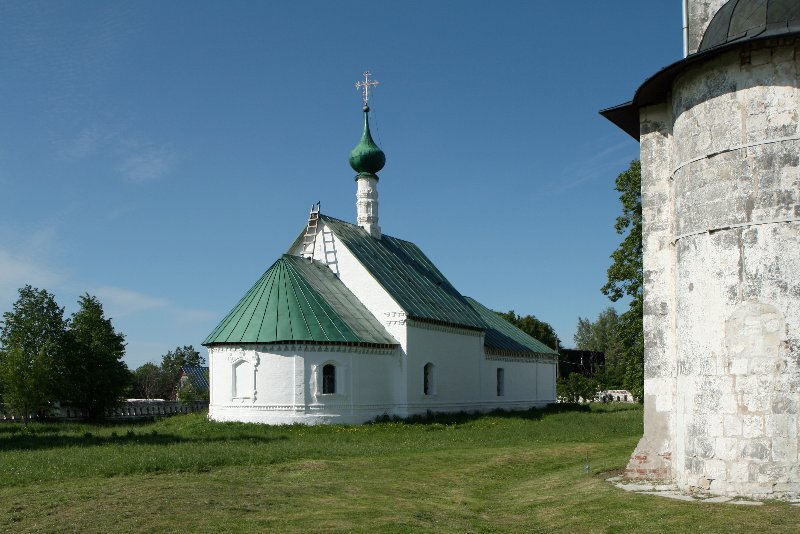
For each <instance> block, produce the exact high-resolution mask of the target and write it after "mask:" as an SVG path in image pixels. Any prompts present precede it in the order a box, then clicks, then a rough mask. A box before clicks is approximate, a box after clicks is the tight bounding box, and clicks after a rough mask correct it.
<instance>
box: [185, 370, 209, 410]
mask: <svg viewBox="0 0 800 534" xmlns="http://www.w3.org/2000/svg"><path fill="white" fill-rule="evenodd" d="M206 375H208V373H206ZM207 379H208V376H206V380H207ZM178 400H179V401H181V402H182V403H184V404H192V403H194V402H208V400H209V391H208V389H199V388H198V387H197V386H196V385H195V384H194V383H193V382H192V380H191V378H190V379H188V381H187V382H186V384H184V385H183V387H181V388H180V389H179V390H178Z"/></svg>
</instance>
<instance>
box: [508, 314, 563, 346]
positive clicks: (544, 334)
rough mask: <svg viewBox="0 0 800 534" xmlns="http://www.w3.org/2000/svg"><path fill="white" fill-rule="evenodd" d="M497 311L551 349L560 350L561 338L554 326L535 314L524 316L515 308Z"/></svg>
mask: <svg viewBox="0 0 800 534" xmlns="http://www.w3.org/2000/svg"><path fill="white" fill-rule="evenodd" d="M495 313H496V314H497V315H499V316H500V317H502V318H503V319H505V320H506V321H508V322H509V323H511V324H513V325H514V326H516V327H517V328H519V329H520V330H522V331H523V332H525V333H526V334H528V335H529V336H531V337H533V338H535V339H538V340H539V341H541V342H542V343H544V344H545V345H547V346H548V347H550V348H551V349H554V350H558V349H559V348H560V347H561V340H560V339H558V335H556V331H555V330H554V329H553V327H552V326H550V325H549V324H548V323H546V322H544V321H540V320H539V319H537V318H536V317H535V316H533V315H525V316H524V317H522V316H519V315H517V314H516V313H514V310H511V311H508V312H505V313H504V312H495Z"/></svg>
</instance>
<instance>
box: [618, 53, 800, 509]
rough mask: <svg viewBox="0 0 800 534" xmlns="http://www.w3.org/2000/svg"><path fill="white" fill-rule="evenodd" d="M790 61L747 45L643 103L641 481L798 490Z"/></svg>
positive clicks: (799, 329) (798, 292)
mask: <svg viewBox="0 0 800 534" xmlns="http://www.w3.org/2000/svg"><path fill="white" fill-rule="evenodd" d="M797 59H798V46H797V45H795V44H794V43H790V44H780V45H779V44H776V43H768V44H764V45H746V46H744V47H742V49H740V50H736V51H732V52H729V53H726V54H723V55H721V56H719V57H718V58H716V59H714V60H711V61H709V62H707V63H705V64H702V65H697V66H694V67H692V68H690V69H688V70H687V71H686V72H685V73H683V74H682V75H680V76H679V77H678V78H677V79H676V81H675V83H674V85H673V91H672V98H671V101H670V102H667V103H666V106H662V108H661V109H657V110H655V111H657V117H658V118H656V119H655V120H653V119H654V118H655V117H656V115H653V112H654V109H652V108H646V109H644V110H643V113H642V120H643V122H642V127H643V128H642V137H641V140H642V166H643V169H642V195H643V197H642V198H643V216H644V226H643V239H644V247H645V249H644V268H645V358H646V365H645V435H644V437H643V438H642V441H641V442H640V444H639V447H638V448H637V451H636V453H635V454H634V457H633V458H632V461H631V464H630V465H629V470H630V472H631V473H632V474H636V469H639V470H640V471H641V473H640V474H643V475H646V474H647V472H648V470H652V471H651V473H652V474H657V473H658V472H659V470H662V471H663V470H666V471H667V472H669V473H671V475H672V476H673V477H674V479H675V480H676V482H678V483H679V484H680V485H682V486H684V487H700V488H703V489H708V490H710V491H712V492H714V493H720V494H731V495H733V494H737V495H749V496H754V497H788V496H794V495H797V494H800V468H798V465H799V464H798V461H800V457H798V439H797V434H798V428H799V427H800V418H798V410H800V398H798V394H797V391H798V390H800V129H799V128H798V119H799V118H800V117H799V116H798V111H799V110H800V95H798V89H797V87H798V67H799V66H800V65H798V60H797ZM665 173H666V174H665ZM670 234H671V238H669V237H668V236H669V235H670Z"/></svg>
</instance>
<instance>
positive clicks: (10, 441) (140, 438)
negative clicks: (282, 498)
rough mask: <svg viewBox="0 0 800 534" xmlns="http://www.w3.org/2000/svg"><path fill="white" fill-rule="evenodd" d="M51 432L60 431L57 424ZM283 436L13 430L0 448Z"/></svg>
mask: <svg viewBox="0 0 800 534" xmlns="http://www.w3.org/2000/svg"><path fill="white" fill-rule="evenodd" d="M55 431H60V432H63V431H64V427H63V426H61V427H60V428H58V429H55ZM287 439H289V438H288V437H287V436H283V435H281V436H274V437H265V436H252V435H249V436H202V437H199V436H191V437H186V436H179V435H177V434H171V433H160V432H156V431H155V430H152V431H150V432H134V431H133V430H129V431H128V432H127V433H124V434H117V433H116V432H112V433H111V435H106V436H96V435H94V434H92V433H91V432H84V433H83V434H77V433H76V434H71V435H69V434H66V435H65V434H53V433H48V432H45V431H41V432H39V429H37V431H36V432H24V431H23V432H17V433H16V434H14V435H11V436H9V437H7V438H3V439H0V451H11V450H38V449H55V448H66V447H97V446H103V445H174V444H178V443H213V442H249V443H252V444H259V445H263V444H266V443H270V442H274V441H284V440H287Z"/></svg>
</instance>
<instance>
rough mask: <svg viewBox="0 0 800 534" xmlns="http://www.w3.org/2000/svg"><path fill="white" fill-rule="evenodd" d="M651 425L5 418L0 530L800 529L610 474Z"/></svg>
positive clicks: (589, 414) (628, 415)
mask: <svg viewBox="0 0 800 534" xmlns="http://www.w3.org/2000/svg"><path fill="white" fill-rule="evenodd" d="M641 420H642V413H641V410H640V409H638V407H624V406H623V407H609V406H593V407H592V409H591V410H590V411H589V410H575V409H563V408H562V409H550V410H544V411H530V412H517V413H497V414H490V415H484V416H468V415H455V416H441V417H436V418H434V419H433V420H430V421H416V422H413V421H412V422H387V423H377V424H370V425H364V426H330V427H303V426H284V427H267V426H259V425H246V424H233V423H212V422H209V421H207V420H206V419H205V417H204V416H203V415H187V416H177V417H173V418H169V419H163V420H161V421H157V422H155V423H150V424H145V425H137V426H99V427H98V426H89V425H78V424H31V425H30V426H29V428H27V429H25V428H23V427H22V426H19V425H12V424H4V425H0V530H4V531H9V532H25V531H81V532H131V531H151V532H161V531H177V530H181V531H189V532H195V531H201V532H231V531H280V532H285V531H304V532H309V531H311V532H316V531H356V532H359V531H360V532H367V531H369V532H402V531H413V532H425V531H427V532H682V531H695V532H763V531H774V532H780V531H785V532H799V531H800V508H797V507H793V506H790V505H788V504H785V503H778V502H775V503H767V504H766V505H764V506H761V507H749V506H747V507H746V506H736V505H730V504H727V505H723V504H702V503H687V502H681V501H673V500H668V499H664V498H660V497H653V496H648V495H638V494H632V493H627V492H624V491H622V490H619V489H617V488H615V487H614V486H613V485H611V484H610V483H608V482H606V480H605V479H606V478H607V477H609V476H611V472H613V471H614V470H617V469H619V468H622V467H623V466H624V465H625V463H626V461H627V458H628V456H629V454H630V452H631V451H632V450H633V447H634V446H635V444H636V442H637V441H638V437H639V436H640V435H641V430H642V421H641ZM587 455H588V459H589V470H590V472H589V473H588V474H587V473H586V472H585V464H586V459H587Z"/></svg>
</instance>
